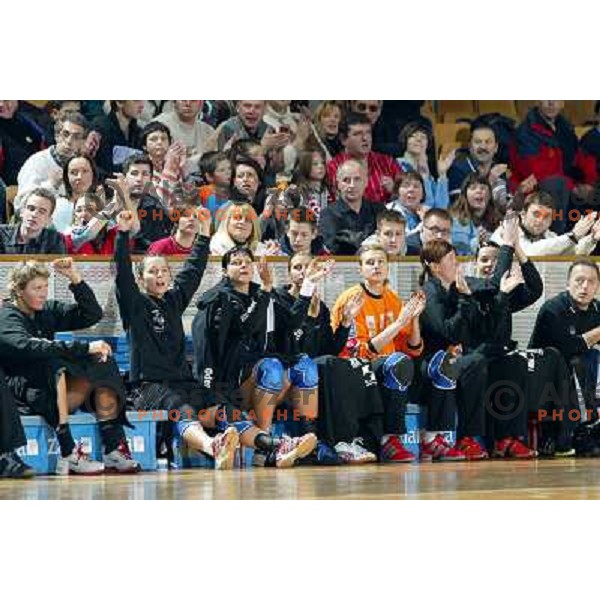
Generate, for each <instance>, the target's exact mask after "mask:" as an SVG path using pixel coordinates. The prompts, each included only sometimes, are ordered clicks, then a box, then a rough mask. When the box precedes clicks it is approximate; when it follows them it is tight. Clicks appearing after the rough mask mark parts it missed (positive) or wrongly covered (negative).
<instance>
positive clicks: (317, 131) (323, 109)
mask: <svg viewBox="0 0 600 600" xmlns="http://www.w3.org/2000/svg"><path fill="white" fill-rule="evenodd" d="M342 116H343V111H342V107H341V105H340V104H339V102H336V101H335V100H325V101H324V102H321V103H320V104H319V105H318V106H317V108H316V109H315V112H314V115H313V127H312V136H313V138H314V139H315V141H316V142H317V144H318V145H319V146H320V147H321V149H322V150H323V152H325V158H326V159H327V160H328V161H329V160H331V159H332V158H333V157H334V156H337V155H338V154H340V153H341V152H343V151H344V146H343V144H342V141H341V140H340V123H341V121H342Z"/></svg>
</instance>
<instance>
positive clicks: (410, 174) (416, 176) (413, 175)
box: [396, 171, 426, 203]
mask: <svg viewBox="0 0 600 600" xmlns="http://www.w3.org/2000/svg"><path fill="white" fill-rule="evenodd" d="M411 179H412V180H413V181H416V182H417V183H419V184H420V185H421V191H422V192H423V197H422V198H421V203H423V202H425V194H426V192H425V182H424V181H423V176H422V175H421V173H419V172H418V171H407V172H406V173H402V175H401V176H400V179H399V180H398V183H397V184H396V190H397V192H399V191H400V186H401V185H402V184H403V183H404V182H405V181H409V180H411Z"/></svg>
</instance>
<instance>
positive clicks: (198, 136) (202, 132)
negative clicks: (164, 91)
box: [154, 100, 215, 174]
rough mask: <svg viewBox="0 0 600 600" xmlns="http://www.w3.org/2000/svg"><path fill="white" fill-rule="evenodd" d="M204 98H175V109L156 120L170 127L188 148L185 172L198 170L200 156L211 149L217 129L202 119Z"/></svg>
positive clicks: (173, 134)
mask: <svg viewBox="0 0 600 600" xmlns="http://www.w3.org/2000/svg"><path fill="white" fill-rule="evenodd" d="M203 106H204V100H175V101H174V102H173V110H172V111H169V112H163V113H161V114H160V115H158V117H156V118H155V119H154V120H155V121H158V122H159V123H163V124H164V125H166V126H167V127H168V128H169V131H170V132H171V137H172V138H173V140H174V141H176V142H181V143H182V144H183V146H184V147H185V150H186V156H187V162H186V166H185V172H186V174H187V173H190V172H192V171H196V170H197V166H198V161H199V160H200V157H201V156H202V155H203V154H204V153H205V152H206V151H207V150H209V140H210V139H211V137H212V136H213V135H214V133H215V130H214V129H213V128H212V127H211V126H210V125H209V124H208V123H204V122H203V121H202V107H203Z"/></svg>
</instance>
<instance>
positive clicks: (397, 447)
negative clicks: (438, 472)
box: [380, 435, 417, 463]
mask: <svg viewBox="0 0 600 600" xmlns="http://www.w3.org/2000/svg"><path fill="white" fill-rule="evenodd" d="M380 455H381V462H394V463H408V462H412V461H413V460H416V459H417V457H416V456H415V455H414V454H413V453H412V452H409V451H408V450H407V449H406V448H405V447H404V444H403V443H402V442H401V441H400V438H399V437H398V436H397V435H390V436H388V439H387V441H386V442H385V443H384V444H381V450H380Z"/></svg>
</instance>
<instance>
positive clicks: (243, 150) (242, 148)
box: [229, 138, 261, 162]
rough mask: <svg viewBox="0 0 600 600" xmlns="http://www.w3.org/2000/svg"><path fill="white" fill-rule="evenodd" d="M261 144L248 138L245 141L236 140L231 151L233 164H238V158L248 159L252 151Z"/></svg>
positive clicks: (230, 156) (230, 155)
mask: <svg viewBox="0 0 600 600" xmlns="http://www.w3.org/2000/svg"><path fill="white" fill-rule="evenodd" d="M260 145H261V144H260V142H259V141H257V140H254V139H252V138H246V139H244V140H236V141H235V142H233V144H231V148H230V149H229V158H230V160H231V161H232V162H236V161H237V159H238V157H244V158H246V157H248V156H249V155H250V149H251V148H255V147H256V146H260Z"/></svg>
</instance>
